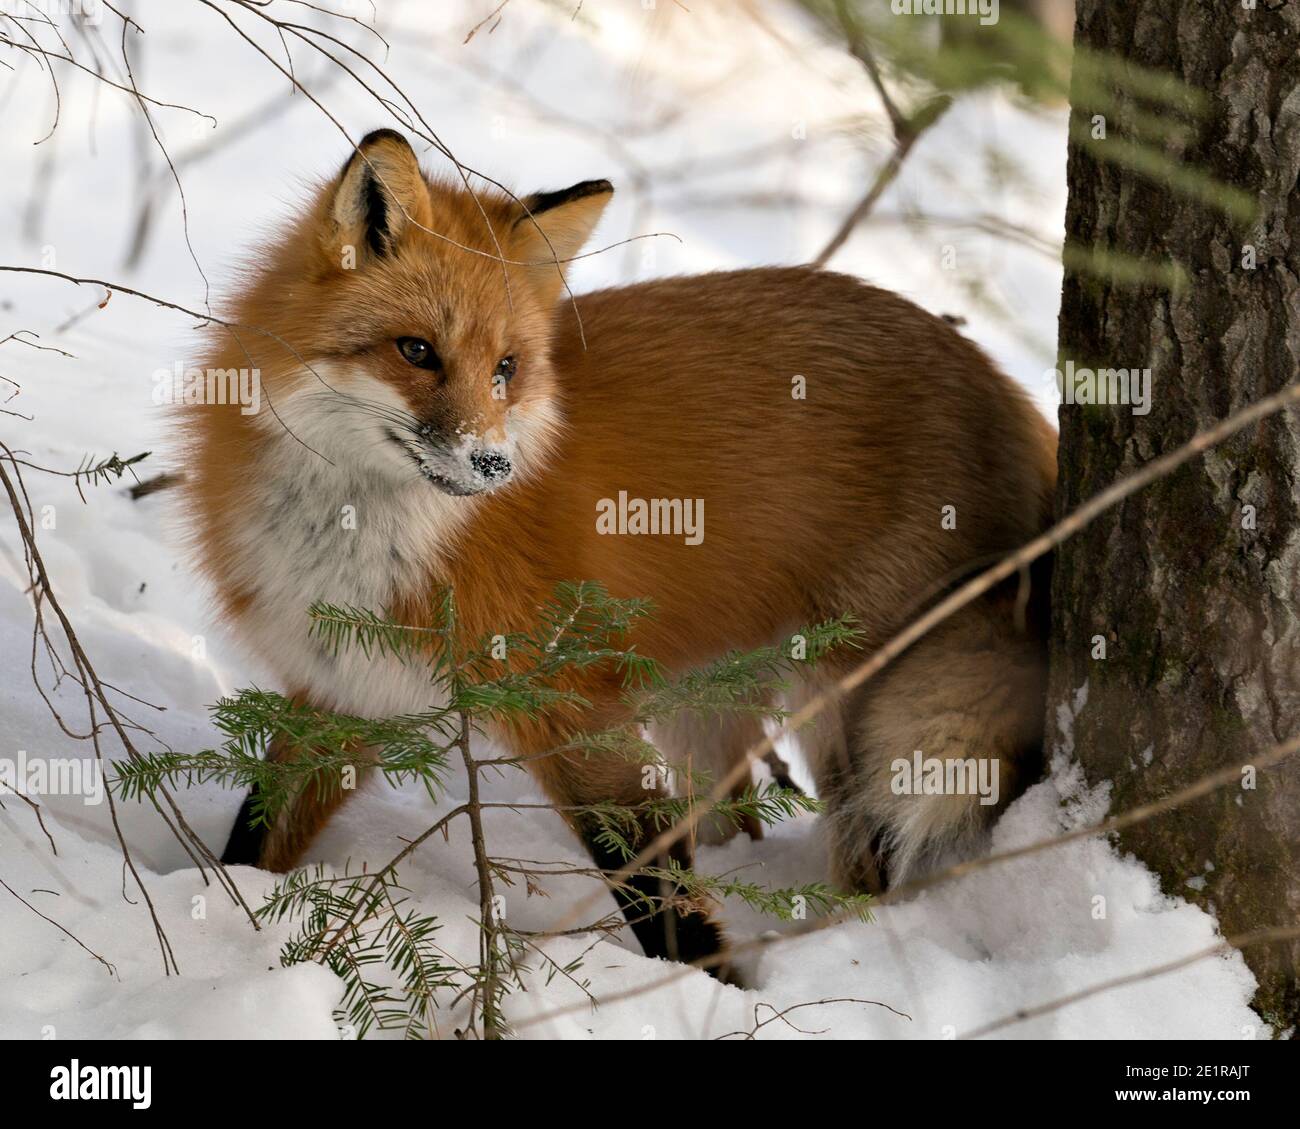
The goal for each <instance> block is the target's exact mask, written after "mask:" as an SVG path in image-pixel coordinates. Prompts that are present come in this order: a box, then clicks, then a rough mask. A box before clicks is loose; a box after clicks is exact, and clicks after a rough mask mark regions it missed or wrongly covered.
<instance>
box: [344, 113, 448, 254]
mask: <svg viewBox="0 0 1300 1129" xmlns="http://www.w3.org/2000/svg"><path fill="white" fill-rule="evenodd" d="M431 218H432V208H431V206H430V204H429V187H428V185H427V184H426V183H425V180H424V176H423V174H422V173H421V172H420V162H419V160H418V159H417V158H416V156H415V152H414V150H412V148H411V146H410V145H409V144H408V143H407V140H406V138H405V137H403V136H402V135H401V134H400V133H396V132H394V131H393V130H391V129H377V130H375V131H374V132H373V133H368V134H366V136H365V137H363V138H362V139H361V143H360V144H359V145H358V146H357V151H356V152H355V153H353V154H352V157H351V158H350V159H349V161H348V163H347V164H346V165H344V167H343V172H342V173H340V174H339V179H338V182H337V185H336V187H335V189H334V196H333V199H332V200H331V201H330V206H329V219H328V228H329V231H328V234H327V236H326V240H325V241H326V243H327V245H328V246H329V249H330V251H331V252H336V251H337V252H340V253H341V254H346V249H347V248H348V247H351V248H353V249H354V252H355V256H356V259H357V260H360V259H362V258H364V257H366V256H368V255H373V256H376V257H380V258H382V257H383V256H385V255H390V254H392V253H393V251H394V249H395V248H396V247H397V245H398V243H399V242H400V241H401V239H402V236H403V234H404V232H405V231H406V230H407V229H408V228H409V227H410V226H411V223H412V221H414V222H415V223H416V224H419V225H420V226H422V227H428V226H429V223H430V220H431Z"/></svg>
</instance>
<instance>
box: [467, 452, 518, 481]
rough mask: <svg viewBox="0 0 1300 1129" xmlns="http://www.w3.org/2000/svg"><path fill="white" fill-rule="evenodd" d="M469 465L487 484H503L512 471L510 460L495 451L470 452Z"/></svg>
mask: <svg viewBox="0 0 1300 1129" xmlns="http://www.w3.org/2000/svg"><path fill="white" fill-rule="evenodd" d="M469 465H470V466H472V467H473V468H474V469H475V470H476V471H477V472H478V473H479V474H480V475H481V476H482V477H483V478H486V479H487V480H488V481H489V482H504V481H505V480H506V479H507V478H509V477H510V471H511V469H512V468H511V466H510V460H509V459H507V458H506V457H505V455H501V454H498V453H497V452H496V451H474V452H471V454H470V456H469Z"/></svg>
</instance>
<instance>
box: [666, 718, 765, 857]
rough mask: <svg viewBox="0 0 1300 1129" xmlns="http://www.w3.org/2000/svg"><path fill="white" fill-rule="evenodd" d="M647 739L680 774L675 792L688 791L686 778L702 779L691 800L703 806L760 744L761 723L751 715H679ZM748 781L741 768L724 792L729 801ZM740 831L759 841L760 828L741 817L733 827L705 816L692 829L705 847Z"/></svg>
mask: <svg viewBox="0 0 1300 1129" xmlns="http://www.w3.org/2000/svg"><path fill="white" fill-rule="evenodd" d="M651 738H652V740H653V741H654V743H655V745H656V747H657V748H659V749H660V750H661V751H662V752H663V754H664V757H665V758H666V759H667V760H668V762H669V763H670V764H672V765H674V766H675V767H677V768H679V769H682V770H683V773H682V779H683V784H682V786H681V788H679V791H684V792H685V791H689V790H691V789H692V787H693V784H692V780H691V774H692V773H694V774H697V775H699V776H701V777H703V780H702V781H701V782H700V783H699V784H698V785H697V786H694V792H695V795H696V797H697V799H698V801H699V802H700V803H701V804H703V803H704V802H706V799H707V796H708V794H709V792H710V791H712V789H713V787H714V786H715V785H716V784H717V783H718V782H719V781H720V780H722V779H723V778H724V777H726V776H727V775H729V774H730V773H731V772H732V771H733V770H734V769H735V767H736V766H737V765H738V764H739V763H740V762H741V761H743V760H744V759H745V754H746V753H747V752H748V751H749V750H750V749H751V748H753V747H754V746H755V745H756V744H758V742H759V741H761V740H762V739H763V724H762V722H761V721H760V720H759V719H758V718H757V717H756V716H755V715H753V714H745V713H717V714H701V713H695V712H693V711H684V712H682V713H681V714H679V715H678V716H677V717H675V718H673V719H672V720H671V721H667V722H657V723H656V724H655V725H654V727H653V729H652V731H651ZM753 782H754V774H753V772H752V771H750V770H748V769H747V770H746V771H745V772H744V774H743V775H742V776H741V777H740V779H738V780H737V781H736V783H735V784H733V785H732V786H731V788H730V789H729V790H728V794H729V795H730V797H731V799H733V800H738V799H740V797H741V796H743V795H744V794H745V792H746V791H747V790H748V789H749V788H750V787H751V786H752V785H753ZM740 830H743V831H745V832H746V833H747V834H748V835H749V837H750V838H751V839H761V838H762V837H763V825H762V823H760V822H759V821H758V820H757V819H755V818H753V817H752V816H743V817H742V818H741V821H740V824H739V826H737V825H736V824H735V823H733V822H732V821H731V820H729V819H726V818H723V817H722V816H718V815H706V816H704V817H703V818H702V819H701V820H700V822H699V823H698V824H697V825H696V828H695V831H696V838H697V840H698V841H699V842H701V843H711V844H717V843H725V842H726V841H727V840H728V839H730V838H732V837H733V836H734V835H735V834H736V832H737V831H740Z"/></svg>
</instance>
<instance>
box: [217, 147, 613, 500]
mask: <svg viewBox="0 0 1300 1129" xmlns="http://www.w3.org/2000/svg"><path fill="white" fill-rule="evenodd" d="M612 194H613V188H612V187H611V186H610V184H609V182H608V181H604V180H595V181H584V182H583V183H580V184H576V185H574V186H573V187H571V188H567V189H564V190H562V191H558V192H543V193H537V194H534V195H532V196H527V197H523V198H522V199H520V200H515V199H512V198H510V197H509V196H507V195H506V194H505V193H502V192H498V191H484V190H475V191H473V192H471V191H470V190H469V189H467V188H466V187H464V186H462V185H461V184H454V183H449V182H439V181H433V180H429V179H427V178H426V177H425V176H424V174H423V173H422V172H421V170H420V167H419V162H418V160H417V158H416V155H415V153H414V152H413V151H412V149H411V147H410V145H409V144H408V143H407V142H406V140H405V139H404V138H403V137H402V136H401V135H400V134H397V133H395V132H393V131H392V130H378V131H376V132H374V133H371V134H369V135H368V136H367V137H365V138H364V139H363V140H362V142H361V143H360V145H359V146H357V149H356V152H355V153H354V154H353V155H352V157H351V158H350V159H349V160H348V161H347V163H346V164H345V165H344V167H343V169H342V171H341V172H340V173H339V174H338V176H337V177H335V178H334V180H333V181H332V182H331V183H329V184H327V185H326V186H325V187H324V188H323V189H322V190H321V191H320V192H319V193H318V195H317V198H316V199H315V201H314V203H313V205H312V206H311V207H310V208H309V209H308V210H307V212H306V214H305V215H304V216H303V217H301V218H300V220H299V221H298V223H296V224H295V225H294V226H293V228H292V230H291V231H290V232H289V233H288V235H287V237H286V238H284V239H282V240H281V241H280V243H279V246H278V247H277V249H276V250H275V251H274V252H273V253H272V255H271V257H270V260H269V262H268V263H267V266H266V268H265V269H264V270H263V271H262V272H261V273H260V274H259V275H258V276H257V278H256V279H255V281H254V282H253V285H252V286H251V287H250V289H249V291H248V292H247V293H246V295H245V297H244V299H243V302H242V304H241V308H240V309H239V310H238V312H239V319H240V323H241V326H248V327H252V328H250V329H249V330H247V331H245V330H244V329H240V330H239V331H238V337H239V349H240V350H242V353H243V356H244V357H251V356H255V359H256V360H257V362H258V367H260V368H261V370H262V380H263V385H262V387H263V393H264V399H265V401H266V404H265V406H264V408H263V410H262V411H261V413H260V415H259V418H258V421H257V423H258V425H260V426H263V427H274V428H277V429H280V430H281V431H282V432H288V433H289V434H290V435H291V436H292V438H293V439H296V440H298V441H299V442H300V443H302V444H303V445H304V446H306V447H308V448H310V449H311V450H313V451H315V452H317V453H318V454H319V455H321V456H323V457H324V458H326V459H328V460H329V461H330V462H332V463H335V464H346V465H348V466H350V467H351V468H352V469H354V470H356V471H360V472H362V473H367V474H375V475H382V476H385V477H387V478H390V479H393V480H399V481H400V480H402V479H407V480H411V481H418V480H420V479H423V480H427V482H428V483H430V484H432V486H433V487H436V488H438V489H440V490H442V491H444V492H446V493H448V494H456V495H465V494H477V493H480V492H482V491H485V490H491V489H494V488H497V487H499V486H502V485H504V484H506V483H508V482H510V481H511V480H512V479H514V478H516V477H518V476H520V475H521V474H524V473H527V471H528V469H529V467H530V466H532V465H536V463H537V462H538V461H539V460H540V459H541V458H542V457H544V455H545V451H546V447H547V445H548V443H549V441H551V440H552V439H553V438H554V436H555V434H556V431H557V429H558V426H559V421H560V408H559V402H558V395H557V389H556V382H555V380H554V377H553V374H552V370H551V366H550V358H549V356H548V351H549V339H550V333H551V323H552V320H553V318H554V317H555V316H556V310H557V304H558V302H559V300H560V298H561V296H562V294H563V287H564V280H563V275H562V273H561V271H562V269H563V266H564V264H565V262H566V260H569V259H572V258H573V257H574V256H575V255H576V254H577V253H578V252H579V251H580V250H581V248H582V246H583V244H584V243H585V242H586V241H587V238H588V237H589V236H590V234H591V232H592V230H593V228H594V227H595V226H596V222H597V221H598V220H599V218H600V215H601V212H602V211H603V210H604V208H605V205H606V204H607V203H608V202H609V199H610V197H611V195H612ZM225 353H226V359H227V361H231V360H234V356H235V354H234V353H233V351H232V349H231V348H230V347H229V346H227V348H226V350H225ZM243 363H247V362H243ZM268 408H269V411H268V410H267V409H268Z"/></svg>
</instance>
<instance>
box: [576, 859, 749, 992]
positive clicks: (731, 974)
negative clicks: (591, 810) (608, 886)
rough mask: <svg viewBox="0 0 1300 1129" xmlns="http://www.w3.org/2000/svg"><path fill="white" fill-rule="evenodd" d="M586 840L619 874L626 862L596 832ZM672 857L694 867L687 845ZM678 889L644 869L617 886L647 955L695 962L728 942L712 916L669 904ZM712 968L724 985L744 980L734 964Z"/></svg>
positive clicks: (601, 862) (625, 912)
mask: <svg viewBox="0 0 1300 1129" xmlns="http://www.w3.org/2000/svg"><path fill="white" fill-rule="evenodd" d="M651 834H653V833H651ZM583 840H584V842H585V843H586V844H587V849H588V850H589V851H590V852H591V857H592V860H593V861H594V862H595V864H596V865H597V866H598V867H600V869H601V870H604V871H606V872H609V873H614V872H616V871H618V870H620V869H621V868H622V867H623V866H624V865H625V860H624V859H623V857H622V856H621V855H619V854H617V853H616V852H614V851H611V850H610V849H609V848H607V847H605V846H602V845H601V844H600V843H598V842H597V841H596V839H595V836H594V834H591V833H584V835H583ZM668 855H669V856H671V858H672V859H673V860H674V861H675V862H677V863H679V864H680V865H681V866H684V867H689V866H690V865H691V853H690V849H689V848H688V847H687V845H686V844H685V843H680V842H679V843H674V844H673V845H672V847H670V848H669V851H668ZM659 866H660V867H661V868H663V869H667V866H668V864H667V861H666V860H665V861H661V862H660V863H659ZM679 893H681V889H680V887H679V888H677V889H674V888H673V886H672V884H671V883H670V882H669V881H668V880H667V879H665V878H661V877H660V876H658V875H652V874H645V873H636V874H633V875H632V876H631V877H629V878H627V879H625V880H624V885H622V886H619V887H615V888H614V890H613V894H614V898H615V900H616V901H617V902H618V905H619V908H620V909H621V910H622V911H623V916H624V917H626V918H627V921H628V924H629V925H631V927H632V932H633V933H635V934H636V939H637V940H638V941H640V942H641V948H642V950H644V952H645V955H646V956H648V957H663V958H665V959H667V960H675V961H681V962H683V963H685V964H690V963H691V962H692V961H696V960H700V959H702V958H703V957H710V956H713V955H714V954H715V953H717V952H719V951H721V950H722V948H723V947H724V945H725V941H724V939H723V936H722V930H721V928H720V927H719V926H718V924H717V922H715V921H713V920H711V919H710V918H709V917H708V915H707V914H704V913H682V912H680V911H679V910H678V909H677V908H676V907H675V906H672V905H665V902H666V901H667V900H670V899H671V898H672V897H673V896H674V895H676V894H679ZM647 899H650V900H649V901H648V902H647ZM661 907H662V908H661ZM707 971H708V972H709V974H710V975H712V976H716V977H717V978H718V979H719V980H721V981H723V982H724V983H727V984H737V985H739V983H740V982H739V979H738V977H737V976H736V973H735V970H734V969H733V968H732V967H731V965H730V963H722V964H714V965H712V966H710V967H709V968H708V969H707Z"/></svg>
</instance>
